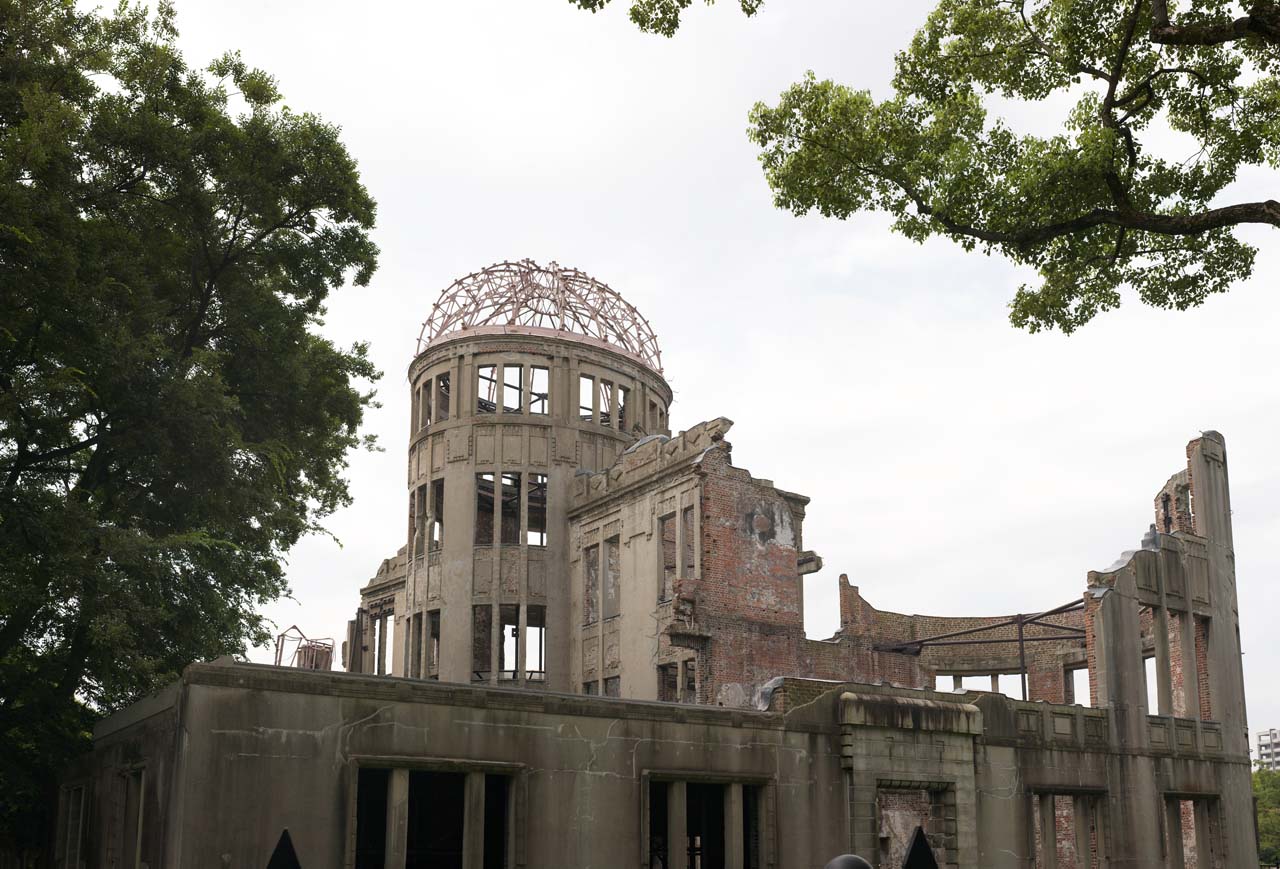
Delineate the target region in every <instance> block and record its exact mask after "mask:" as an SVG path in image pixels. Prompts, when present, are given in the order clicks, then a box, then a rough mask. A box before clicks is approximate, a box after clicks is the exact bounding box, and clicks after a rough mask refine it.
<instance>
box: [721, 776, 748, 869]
mask: <svg viewBox="0 0 1280 869" xmlns="http://www.w3.org/2000/svg"><path fill="white" fill-rule="evenodd" d="M742 832H743V831H742V785H741V784H737V783H734V784H728V785H725V788H724V865H725V869H744V865H745V857H746V855H744V854H743V853H742Z"/></svg>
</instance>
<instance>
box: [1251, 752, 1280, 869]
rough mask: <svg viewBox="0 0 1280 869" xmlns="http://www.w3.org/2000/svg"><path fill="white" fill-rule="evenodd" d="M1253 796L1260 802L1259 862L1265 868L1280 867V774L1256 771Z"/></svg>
mask: <svg viewBox="0 0 1280 869" xmlns="http://www.w3.org/2000/svg"><path fill="white" fill-rule="evenodd" d="M1253 795H1254V797H1256V798H1257V800H1258V860H1259V861H1261V863H1262V865H1264V866H1274V865H1280V772H1272V771H1270V770H1265V769H1259V770H1255V771H1254V773H1253Z"/></svg>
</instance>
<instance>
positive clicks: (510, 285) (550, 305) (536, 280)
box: [417, 259, 662, 373]
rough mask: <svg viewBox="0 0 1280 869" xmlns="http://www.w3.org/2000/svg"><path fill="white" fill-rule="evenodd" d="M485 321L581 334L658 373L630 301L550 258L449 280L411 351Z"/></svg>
mask: <svg viewBox="0 0 1280 869" xmlns="http://www.w3.org/2000/svg"><path fill="white" fill-rule="evenodd" d="M485 326H512V327H518V328H525V329H537V330H548V331H552V332H565V333H569V334H572V335H582V336H585V337H587V338H590V339H592V340H593V341H597V342H603V343H605V344H608V345H610V346H613V347H617V348H618V349H620V350H622V351H624V352H626V353H627V354H629V355H631V356H634V357H636V358H637V359H639V360H640V361H642V362H644V363H645V364H646V365H648V366H649V367H650V368H652V369H653V370H655V371H657V372H658V373H661V372H662V352H661V351H660V350H659V349H658V337H657V335H655V334H654V332H653V328H652V327H651V326H650V325H649V321H648V320H646V319H645V318H644V317H643V316H642V315H641V314H640V312H639V311H637V310H636V309H635V306H633V305H632V304H631V303H630V302H628V301H627V300H626V299H624V298H622V296H620V295H619V294H618V293H617V291H615V290H613V289H611V288H610V287H609V286H607V285H606V284H602V283H600V282H599V281H597V280H596V279H595V278H592V277H591V276H589V275H587V274H586V273H584V272H581V271H579V270H577V269H570V268H564V267H562V266H560V265H558V264H557V263H555V262H552V263H549V264H548V265H546V266H540V265H538V264H537V263H535V262H534V261H533V260H528V259H525V260H521V261H520V262H501V263H497V264H495V265H491V266H489V267H488V268H485V269H481V270H480V271H478V272H475V273H473V274H470V275H467V276H466V277H464V278H459V279H458V280H457V281H454V283H453V284H452V285H451V286H450V287H449V288H448V289H447V290H445V291H444V292H443V293H441V295H440V298H439V300H438V301H437V302H436V303H435V305H434V306H433V307H432V309H431V315H430V316H429V317H428V318H427V321H426V322H425V323H423V324H422V331H421V332H420V333H419V335H418V351H417V352H418V353H421V352H422V351H423V350H424V349H426V348H427V347H428V346H429V345H430V344H432V343H433V342H434V341H436V340H437V339H439V338H442V337H446V336H450V335H452V334H453V333H455V332H462V331H464V330H467V329H476V328H480V327H485Z"/></svg>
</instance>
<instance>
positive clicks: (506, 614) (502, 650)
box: [498, 603, 520, 681]
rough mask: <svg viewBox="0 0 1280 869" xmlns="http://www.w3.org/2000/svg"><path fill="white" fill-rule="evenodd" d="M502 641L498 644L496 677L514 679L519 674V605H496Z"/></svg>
mask: <svg viewBox="0 0 1280 869" xmlns="http://www.w3.org/2000/svg"><path fill="white" fill-rule="evenodd" d="M498 618H499V619H500V621H501V628H502V635H501V636H502V642H501V643H499V644H498V678H499V679H505V680H509V681H515V680H516V679H517V678H518V677H519V675H520V659H519V657H518V655H519V654H520V653H519V648H520V606H519V605H518V604H514V603H504V604H503V605H502V606H500V607H498Z"/></svg>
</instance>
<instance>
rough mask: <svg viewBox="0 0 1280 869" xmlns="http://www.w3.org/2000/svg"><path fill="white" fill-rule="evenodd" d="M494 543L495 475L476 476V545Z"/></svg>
mask: <svg viewBox="0 0 1280 869" xmlns="http://www.w3.org/2000/svg"><path fill="white" fill-rule="evenodd" d="M492 543H493V474H476V545H477V546H489V545H491V544H492Z"/></svg>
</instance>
